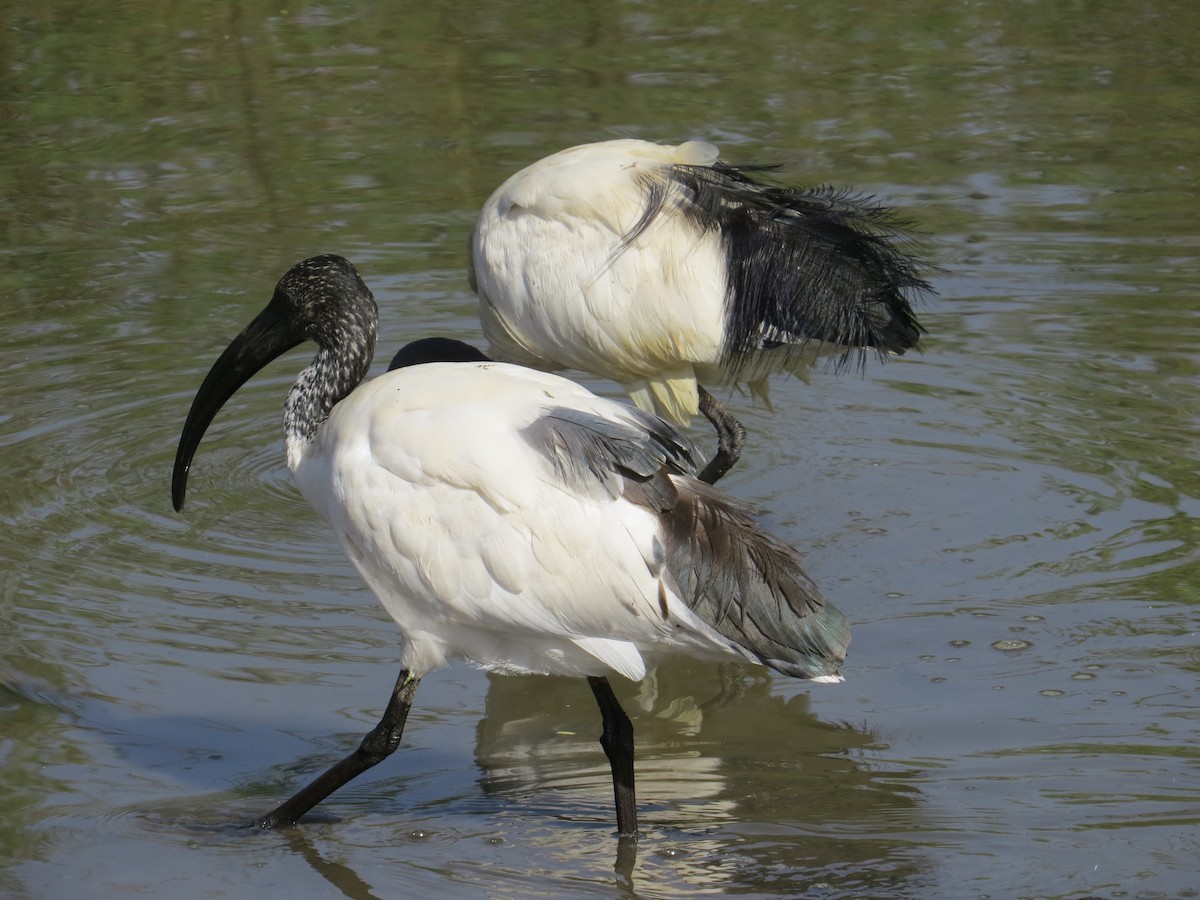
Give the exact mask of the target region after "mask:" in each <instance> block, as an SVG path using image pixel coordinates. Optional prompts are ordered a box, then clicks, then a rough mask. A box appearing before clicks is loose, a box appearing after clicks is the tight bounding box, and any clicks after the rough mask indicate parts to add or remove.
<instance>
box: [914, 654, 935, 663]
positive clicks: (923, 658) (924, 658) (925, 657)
mask: <svg viewBox="0 0 1200 900" xmlns="http://www.w3.org/2000/svg"><path fill="white" fill-rule="evenodd" d="M934 658H935V657H934V655H933V654H932V653H922V654H921V655H920V656H918V657H917V659H919V660H921V662H929V661H930V660H931V659H934Z"/></svg>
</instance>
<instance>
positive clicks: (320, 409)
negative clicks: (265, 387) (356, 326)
mask: <svg viewBox="0 0 1200 900" xmlns="http://www.w3.org/2000/svg"><path fill="white" fill-rule="evenodd" d="M374 352H375V335H374V333H371V335H370V339H369V340H367V341H363V340H361V338H360V340H358V341H354V342H345V343H341V344H340V346H339V345H335V346H332V347H321V348H320V349H319V350H318V351H317V355H316V356H315V357H313V361H312V362H311V363H310V364H309V365H308V366H307V367H306V368H305V369H304V370H303V371H302V372H301V373H300V375H299V377H298V378H297V379H296V383H295V384H294V385H292V389H291V390H290V391H288V396H287V403H286V404H285V406H284V412H283V431H284V435H285V437H286V439H287V457H288V468H289V469H292V470H295V468H296V466H297V465H298V464H299V462H300V458H301V457H302V456H303V455H304V450H305V449H306V448H307V447H308V445H309V444H310V443H312V440H313V438H314V437H316V434H317V429H319V428H320V427H321V425H322V423H324V421H325V420H326V419H328V418H329V411H330V410H332V409H333V407H334V406H335V405H337V403H338V402H340V401H341V400H342V399H343V398H345V397H346V396H347V395H349V394H350V392H351V391H353V390H354V389H355V388H356V387H358V385H359V383H360V382H361V381H362V380H363V378H365V377H366V375H367V370H368V369H369V368H370V367H371V357H372V355H373V354H374Z"/></svg>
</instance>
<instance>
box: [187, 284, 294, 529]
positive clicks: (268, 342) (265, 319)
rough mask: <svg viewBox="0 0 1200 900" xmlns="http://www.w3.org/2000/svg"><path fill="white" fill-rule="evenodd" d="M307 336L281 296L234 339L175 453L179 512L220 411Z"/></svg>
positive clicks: (203, 387)
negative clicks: (203, 440)
mask: <svg viewBox="0 0 1200 900" xmlns="http://www.w3.org/2000/svg"><path fill="white" fill-rule="evenodd" d="M304 340H305V337H304V335H303V334H302V333H301V332H300V331H299V329H298V328H296V327H295V325H294V323H293V321H292V317H291V315H290V314H289V309H288V306H287V304H286V303H284V302H282V301H281V300H280V298H279V296H278V295H276V296H275V297H272V298H271V302H270V303H269V304H267V308H266V309H264V310H263V311H262V312H261V313H259V314H258V315H257V316H256V317H255V318H254V321H253V322H251V323H250V324H249V325H247V326H246V328H245V329H244V330H243V331H242V333H241V334H239V335H238V336H237V337H235V338H234V339H233V341H232V342H231V343H230V345H229V346H228V347H226V348H225V352H224V353H222V354H221V356H220V358H219V359H218V360H217V361H216V362H215V363H214V364H213V367H212V368H211V369H209V371H208V375H206V376H205V378H204V382H203V383H202V384H201V385H200V390H198V391H197V392H196V399H194V400H193V401H192V408H191V410H190V411H189V412H188V417H187V422H186V423H184V426H183V434H181V435H180V437H179V449H178V450H177V451H176V453H175V471H174V472H173V473H172V475H171V502H172V503H173V504H174V505H175V511H176V512H178V511H179V510H181V509H183V498H184V494H185V493H186V491H187V479H188V470H189V469H190V468H191V465H192V457H193V456H194V455H195V453H196V448H197V447H198V446H200V439H201V438H203V437H204V432H205V431H206V430H207V429H208V426H209V424H210V423H211V422H212V420H213V419H214V418H215V417H216V415H217V412H218V411H219V410H220V409H221V407H222V406H224V405H225V403H226V401H228V400H229V398H230V397H232V396H233V395H234V394H235V393H236V392H237V389H238V388H240V387H241V386H242V385H243V384H245V383H246V382H247V381H249V380H250V379H251V378H252V377H253V376H254V374H255V373H257V372H258V371H259V370H261V369H262V368H263V367H264V366H266V365H267V363H269V362H271V361H272V360H274V359H275V358H277V357H279V356H281V355H282V354H284V353H286V352H287V351H288V350H291V349H292V348H293V347H295V346H297V345H298V344H301V343H303V342H304Z"/></svg>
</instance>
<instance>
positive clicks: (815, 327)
mask: <svg viewBox="0 0 1200 900" xmlns="http://www.w3.org/2000/svg"><path fill="white" fill-rule="evenodd" d="M766 168H768V167H762V166H760V167H747V168H736V167H734V166H730V165H727V164H725V163H720V162H718V163H715V164H714V165H711V166H700V165H676V166H671V167H669V168H667V169H664V170H658V173H659V174H658V177H661V178H664V179H665V183H660V184H659V186H658V190H657V191H654V190H651V191H650V196H651V198H652V200H653V201H654V202H656V203H658V204H661V205H665V204H676V205H677V206H678V207H679V208H680V209H681V211H683V212H684V213H685V214H686V215H687V216H688V218H689V219H691V221H692V222H693V224H694V225H696V227H698V228H699V229H700V230H702V231H715V232H716V233H718V234H720V235H721V238H722V241H723V243H724V249H725V254H726V260H727V270H728V285H727V289H728V292H729V300H730V302H729V304H728V314H727V319H726V329H725V340H724V345H723V349H724V357H725V365H726V367H727V368H729V369H730V370H731V371H732V372H733V374H737V373H738V371H740V369H741V368H742V367H744V366H746V365H748V364H750V363H751V362H752V361H753V359H754V358H755V357H756V355H757V354H758V353H759V352H760V351H763V350H773V349H779V348H784V349H788V348H792V349H794V350H795V352H796V354H797V355H804V356H807V357H808V358H809V359H812V358H815V357H816V356H829V355H830V354H831V352H834V351H837V350H840V361H838V360H837V359H836V357H835V364H837V365H847V364H849V361H850V360H851V359H852V358H854V357H855V356H856V357H857V359H858V360H859V362H860V364H861V362H862V361H863V360H865V355H864V354H865V352H866V351H875V352H876V353H877V354H879V355H880V356H886V355H888V354H900V353H904V352H905V351H906V350H909V349H911V348H913V347H915V346H916V345H917V342H918V341H919V340H920V337H921V335H922V334H923V333H924V332H925V328H924V327H923V326H922V325H921V324H920V322H919V321H918V320H917V317H916V313H915V312H914V310H913V303H914V302H916V301H918V300H919V299H920V298H921V297H923V296H924V295H926V294H928V293H932V288H931V286H930V285H929V283H928V282H927V281H926V280H925V278H924V274H925V272H926V271H927V269H928V268H929V267H928V266H926V265H925V264H924V263H923V262H922V261H921V260H920V259H919V258H918V257H917V256H916V255H915V253H914V252H913V244H914V241H913V239H912V236H911V232H910V230H909V229H910V223H908V222H907V221H906V220H905V219H903V218H902V217H901V216H899V215H898V214H897V213H896V212H895V211H894V210H892V209H890V208H888V207H886V206H883V205H882V204H880V203H877V202H876V201H874V200H873V199H872V198H869V197H864V196H860V195H856V194H853V193H850V192H848V191H844V190H840V189H836V188H832V187H828V186H822V187H815V188H794V189H792V188H782V187H777V186H774V185H771V184H768V183H766V182H764V181H763V180H761V179H760V178H758V177H755V174H756V173H758V172H761V171H763V170H764V169H766ZM651 218H653V216H652V215H650V214H647V215H646V216H643V219H642V221H644V222H648V221H649V219H651ZM854 351H857V353H854Z"/></svg>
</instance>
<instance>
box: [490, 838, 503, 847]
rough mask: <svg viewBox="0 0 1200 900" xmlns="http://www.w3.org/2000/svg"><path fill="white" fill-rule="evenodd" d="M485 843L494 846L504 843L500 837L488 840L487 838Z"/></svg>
mask: <svg viewBox="0 0 1200 900" xmlns="http://www.w3.org/2000/svg"><path fill="white" fill-rule="evenodd" d="M487 842H488V843H489V844H496V845H499V844H503V843H504V838H502V837H490V838H488V839H487Z"/></svg>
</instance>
